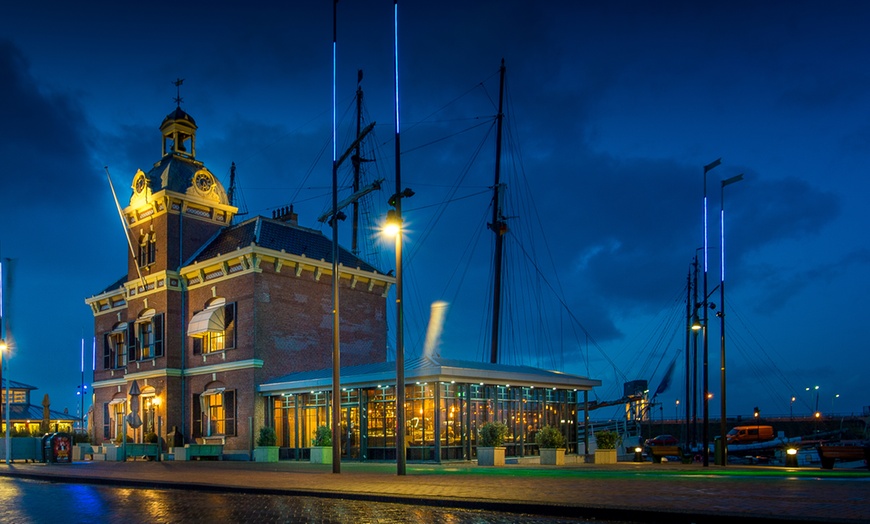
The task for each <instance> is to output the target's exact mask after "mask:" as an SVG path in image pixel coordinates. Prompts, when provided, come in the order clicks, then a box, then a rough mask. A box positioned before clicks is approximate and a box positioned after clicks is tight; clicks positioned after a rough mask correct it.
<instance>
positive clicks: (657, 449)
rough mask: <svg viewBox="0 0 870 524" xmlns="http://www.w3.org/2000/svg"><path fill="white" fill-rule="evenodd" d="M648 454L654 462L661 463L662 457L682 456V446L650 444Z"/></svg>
mask: <svg viewBox="0 0 870 524" xmlns="http://www.w3.org/2000/svg"><path fill="white" fill-rule="evenodd" d="M649 454H650V455H651V456H652V461H653V463H654V464H661V463H662V457H680V459H682V458H683V448H681V447H680V446H650V448H649Z"/></svg>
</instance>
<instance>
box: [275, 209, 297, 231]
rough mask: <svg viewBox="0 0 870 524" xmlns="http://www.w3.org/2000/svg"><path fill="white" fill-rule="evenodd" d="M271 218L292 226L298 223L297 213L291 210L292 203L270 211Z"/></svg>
mask: <svg viewBox="0 0 870 524" xmlns="http://www.w3.org/2000/svg"><path fill="white" fill-rule="evenodd" d="M272 218H274V219H275V220H280V221H281V222H287V223H288V224H292V225H294V226H298V225H299V215H297V214H296V213H294V212H293V204H290V207H282V208H279V209H276V210H275V211H272Z"/></svg>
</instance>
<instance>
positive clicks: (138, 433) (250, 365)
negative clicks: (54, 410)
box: [85, 107, 395, 452]
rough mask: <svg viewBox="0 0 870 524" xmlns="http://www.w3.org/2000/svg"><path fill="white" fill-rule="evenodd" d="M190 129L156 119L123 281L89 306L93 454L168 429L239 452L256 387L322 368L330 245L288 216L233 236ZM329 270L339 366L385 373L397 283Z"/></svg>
mask: <svg viewBox="0 0 870 524" xmlns="http://www.w3.org/2000/svg"><path fill="white" fill-rule="evenodd" d="M196 129H197V126H196V123H195V121H194V120H193V118H192V117H190V115H188V114H187V113H186V112H184V111H183V110H182V109H181V108H180V107H178V108H176V110H175V111H173V112H172V113H170V114H169V115H168V116H167V117H166V118H165V119H164V120H163V123H162V124H161V126H160V131H161V137H162V153H163V156H162V158H161V159H160V160H159V161H158V162H157V163H155V164H154V166H153V167H152V168H151V169H150V170H148V171H147V172H145V171H142V170H139V171H137V172H136V173H135V174H134V175H133V177H132V179H131V186H130V187H131V190H132V194H131V196H130V198H129V202H128V205H127V206H126V207H125V208H124V209H123V210H122V216H123V218H124V222H125V225H126V228H127V231H126V233H127V235H128V239H129V241H130V242H129V243H130V250H129V252H130V253H129V256H128V267H127V270H126V273H125V274H124V276H123V277H121V278H120V279H118V280H116V281H115V282H114V283H113V284H111V285H109V286H108V287H107V288H105V289H104V290H102V291H101V292H99V293H97V294H96V295H94V296H92V297H90V298H87V299H86V300H85V302H86V304H88V305H89V306H90V307H91V310H92V312H93V314H94V332H95V335H96V337H97V340H98V348H99V349H98V355H97V359H96V360H97V362H96V369H95V370H94V384H93V392H94V435H93V440H94V441H95V442H97V443H100V442H103V441H108V440H116V439H119V438H120V437H121V436H122V435H123V433H124V431H126V432H127V435H128V438H130V439H131V440H132V441H141V440H142V439H143V438H144V436H145V435H147V434H149V433H157V432H158V429H160V428H162V433H163V435H164V436H165V434H166V433H167V431H168V430H170V429H171V428H176V429H177V431H179V432H180V433H181V434H182V435H183V436H184V439H185V441H187V442H193V441H195V440H196V439H203V438H207V439H213V440H217V441H220V442H222V443H223V444H224V446H225V450H227V452H232V451H233V450H247V449H248V448H249V446H250V444H251V441H252V439H253V435H252V432H251V428H252V427H253V428H258V427H260V426H262V425H263V424H264V422H265V418H266V409H265V407H266V401H265V399H264V398H262V397H259V396H258V394H257V385H258V384H261V383H263V382H267V381H268V380H270V379H272V378H274V377H277V376H282V375H286V374H288V373H294V372H300V371H305V370H312V369H319V368H324V367H328V366H330V365H331V362H332V360H331V359H332V336H333V335H332V310H333V305H332V274H333V273H332V267H333V264H332V243H331V240H330V239H328V238H326V237H325V236H324V235H322V234H321V233H320V232H318V231H316V230H311V229H307V228H303V227H300V226H299V225H298V221H297V217H296V215H295V214H294V213H293V212H292V208H290V209H286V210H283V211H282V213H280V214H276V215H275V216H273V217H272V218H266V217H255V218H251V219H248V220H246V221H244V222H240V223H238V224H233V219H234V217H235V214H236V212H237V209H236V208H235V207H233V206H232V205H231V202H230V199H229V197H228V194H227V191H226V190H225V188H224V187H223V185H222V184H221V183H220V181H219V180H218V179H217V178H216V177H215V176H214V175H213V174H212V173H211V172H210V171H209V170H208V169H207V168H206V167H205V165H204V164H203V163H202V162H200V161H199V160H197V159H196V157H195V146H196ZM338 267H339V268H340V269H339V274H340V279H339V286H340V290H341V291H340V292H341V300H342V302H341V308H342V309H341V355H342V360H343V361H344V362H346V363H347V364H351V365H353V364H362V363H366V362H383V361H384V360H385V359H386V345H387V342H386V333H387V324H386V318H385V312H386V296H387V292H388V290H389V288H390V286H391V285H392V284H393V283H394V282H395V279H394V278H393V277H391V276H387V275H385V274H382V273H381V272H379V271H378V270H376V269H375V268H374V267H372V266H371V265H369V264H367V263H365V262H364V261H362V260H360V259H358V258H357V257H355V256H353V255H351V254H350V253H349V252H347V251H345V250H340V254H339V264H338ZM131 393H132V394H131Z"/></svg>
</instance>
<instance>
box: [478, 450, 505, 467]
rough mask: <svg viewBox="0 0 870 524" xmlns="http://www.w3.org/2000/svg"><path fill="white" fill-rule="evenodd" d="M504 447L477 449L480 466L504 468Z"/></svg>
mask: <svg viewBox="0 0 870 524" xmlns="http://www.w3.org/2000/svg"><path fill="white" fill-rule="evenodd" d="M504 449H505V448H504V447H503V446H502V447H497V448H486V447H478V448H477V465H478V466H504Z"/></svg>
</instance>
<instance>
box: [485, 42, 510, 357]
mask: <svg viewBox="0 0 870 524" xmlns="http://www.w3.org/2000/svg"><path fill="white" fill-rule="evenodd" d="M504 73H505V67H504V58H502V59H501V67H500V68H499V84H498V115H497V116H496V122H497V127H496V138H495V184H494V185H493V197H492V198H493V205H492V223H491V224H489V228H490V229H491V230H492V232H493V233H495V258H494V260H493V269H494V271H495V273H494V278H493V296H492V348H491V351H490V363H492V364H498V332H499V319H500V318H501V270H502V257H503V252H504V238H503V237H504V234H505V233H506V232H507V224H506V223H505V217H504V214H503V213H502V199H503V191H504V185H503V184H502V183H501V180H500V178H501V137H502V123H503V121H504V112H503V111H502V109H503V107H504Z"/></svg>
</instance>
